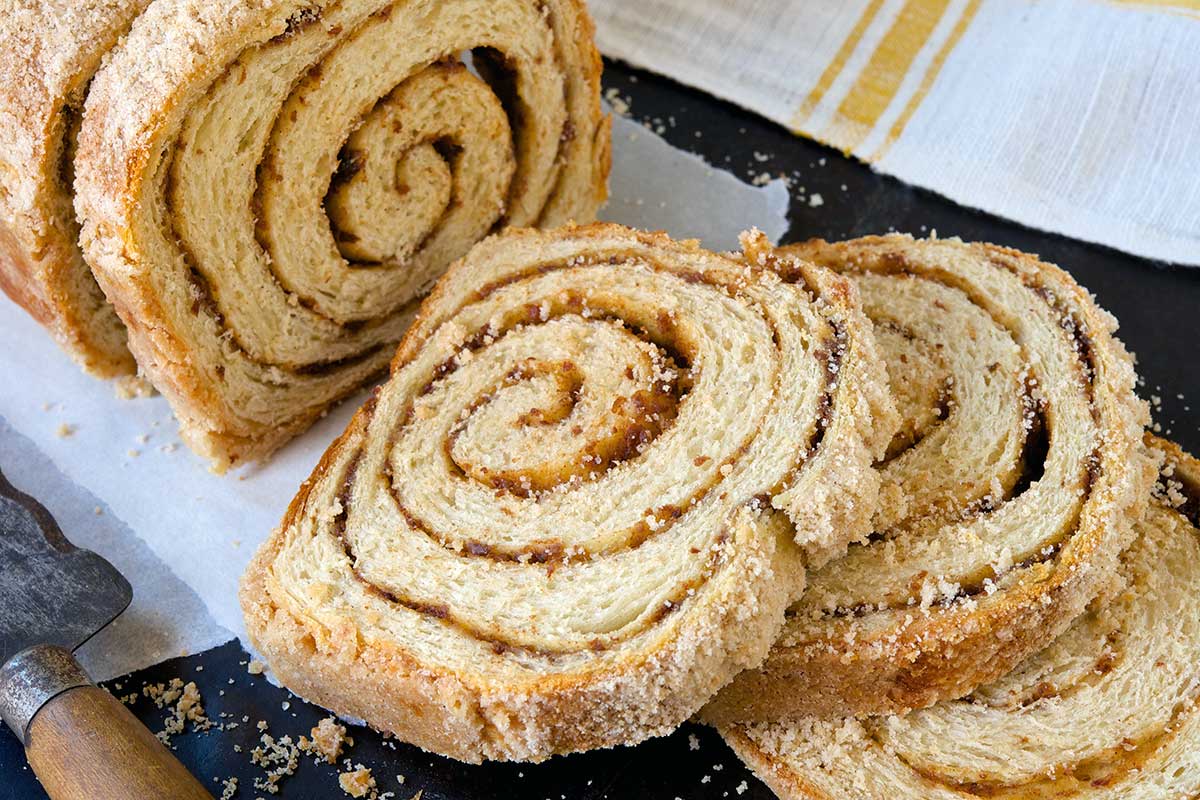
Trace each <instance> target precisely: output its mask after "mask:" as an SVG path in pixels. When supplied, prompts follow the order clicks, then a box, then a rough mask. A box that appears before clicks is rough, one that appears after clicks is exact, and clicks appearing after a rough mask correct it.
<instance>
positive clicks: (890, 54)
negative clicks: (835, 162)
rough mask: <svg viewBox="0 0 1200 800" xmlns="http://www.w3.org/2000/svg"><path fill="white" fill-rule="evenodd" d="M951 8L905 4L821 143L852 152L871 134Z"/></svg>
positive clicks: (940, 3) (923, 1) (941, 3)
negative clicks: (943, 16) (918, 56)
mask: <svg viewBox="0 0 1200 800" xmlns="http://www.w3.org/2000/svg"><path fill="white" fill-rule="evenodd" d="M949 5H950V0H908V2H906V3H905V4H904V7H903V8H902V9H901V10H900V13H899V15H897V17H896V21H895V22H893V23H892V27H891V29H890V30H888V32H887V34H886V35H885V36H884V37H883V39H882V40H881V41H880V42H879V46H878V47H876V48H875V52H874V53H872V55H871V60H870V61H869V62H867V65H866V67H864V68H863V71H862V72H861V73H859V75H858V79H857V80H856V81H855V82H854V85H853V86H852V87H851V88H850V91H849V92H847V93H846V96H845V97H844V98H843V99H842V102H841V104H840V105H839V106H838V113H837V115H836V117H835V118H834V120H833V123H832V124H831V125H830V126H829V127H828V128H827V129H825V130H824V131H821V134H820V138H821V139H823V140H825V141H828V142H829V143H830V144H832V145H834V146H835V147H840V148H841V149H842V150H843V151H845V152H851V151H853V150H854V149H855V148H856V147H857V146H858V145H859V144H860V143H861V142H862V140H863V139H865V138H866V137H867V135H868V134H870V133H871V131H872V129H874V127H875V124H876V123H877V122H878V121H879V118H880V117H881V116H883V113H884V112H885V111H887V108H888V106H889V105H891V103H892V100H893V99H894V98H895V97H896V92H897V91H899V89H900V84H901V82H903V80H904V77H905V75H906V74H907V73H908V70H909V67H911V66H912V63H913V60H914V59H915V58H916V57H917V53H919V52H921V48H923V47H924V46H925V43H926V42H927V41H929V37H930V36H931V35H932V34H933V31H934V28H936V27H937V24H938V22H939V21H940V20H941V18H942V15H943V14H944V13H946V9H947V8H948V7H949Z"/></svg>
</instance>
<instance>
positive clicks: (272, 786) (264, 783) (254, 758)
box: [250, 721, 300, 794]
mask: <svg viewBox="0 0 1200 800" xmlns="http://www.w3.org/2000/svg"><path fill="white" fill-rule="evenodd" d="M264 728H266V724H265V723H264V722H262V721H260V722H259V725H258V729H259V730H263V729H264ZM259 741H260V742H261V743H262V744H261V746H259V747H256V748H254V749H253V750H251V751H250V763H252V764H256V765H257V766H260V767H262V768H263V770H264V771H265V772H266V776H265V777H262V778H255V779H254V788H255V789H258V790H259V791H260V792H267V793H268V794H278V793H279V782H280V781H282V780H283V779H284V778H286V777H287V776H289V775H291V774H292V773H294V772H295V771H296V767H298V766H299V765H300V748H298V747H296V745H295V744H293V743H292V737H290V736H280V737H279V739H274V738H273V737H272V736H271V735H270V734H269V733H264V734H263V735H262V737H261V738H260V739H259Z"/></svg>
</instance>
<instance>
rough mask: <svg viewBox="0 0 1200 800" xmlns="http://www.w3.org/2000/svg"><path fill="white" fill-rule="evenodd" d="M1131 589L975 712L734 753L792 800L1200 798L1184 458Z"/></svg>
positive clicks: (1168, 484)
mask: <svg viewBox="0 0 1200 800" xmlns="http://www.w3.org/2000/svg"><path fill="white" fill-rule="evenodd" d="M1156 446H1157V447H1161V448H1163V449H1165V450H1166V451H1167V455H1168V458H1167V468H1166V469H1165V470H1164V472H1163V475H1162V477H1161V479H1160V483H1159V486H1158V488H1157V491H1156V492H1155V495H1156V497H1155V500H1154V501H1153V502H1152V504H1151V506H1150V509H1149V511H1148V512H1147V515H1146V516H1145V517H1144V518H1143V519H1142V520H1141V521H1140V522H1139V523H1138V524H1137V539H1136V541H1135V543H1134V544H1133V546H1132V547H1131V548H1130V549H1129V550H1128V551H1127V552H1126V553H1125V554H1124V556H1123V557H1122V562H1121V566H1120V573H1119V577H1120V579H1121V589H1120V590H1119V591H1118V592H1116V594H1115V596H1114V597H1113V598H1112V599H1111V600H1110V601H1109V602H1107V604H1106V605H1103V606H1101V607H1099V608H1094V609H1091V610H1089V611H1088V612H1087V613H1086V614H1084V615H1083V616H1081V617H1080V618H1079V619H1077V620H1076V621H1075V622H1074V624H1072V625H1071V627H1070V628H1068V629H1067V631H1066V632H1065V633H1064V634H1063V635H1062V636H1061V637H1059V638H1058V639H1057V640H1056V641H1055V642H1054V643H1053V644H1051V645H1050V646H1049V647H1047V648H1046V649H1045V650H1043V651H1041V652H1040V653H1037V654H1036V655H1034V656H1032V657H1031V658H1028V659H1026V660H1025V661H1024V662H1022V663H1021V664H1020V665H1019V666H1018V667H1017V669H1016V670H1014V671H1013V672H1012V673H1011V674H1009V675H1007V676H1005V677H1004V678H1003V679H1001V680H999V681H996V682H995V683H991V684H988V685H986V686H984V687H981V688H979V689H976V690H975V691H974V692H972V693H971V694H970V695H968V696H967V697H965V698H963V699H961V700H952V701H943V702H941V703H938V704H937V705H935V706H933V707H932V708H928V709H924V710H921V711H916V712H913V713H912V714H909V715H907V716H904V717H895V716H893V717H885V718H875V719H867V720H863V721H861V722H856V721H853V720H850V721H846V722H832V721H826V722H822V721H815V720H809V721H807V722H801V723H794V724H783V723H776V724H763V725H753V726H749V727H746V728H732V729H729V730H726V731H725V738H726V740H727V741H728V742H729V743H730V744H731V745H732V746H733V748H734V749H735V750H736V751H737V752H738V754H739V755H740V756H741V757H742V758H743V759H745V760H746V762H747V763H748V764H750V765H751V767H752V768H753V769H754V770H755V771H756V772H757V773H758V774H759V775H760V776H761V777H762V778H763V780H765V781H766V782H767V783H768V784H769V785H770V786H771V788H772V789H774V790H775V792H776V793H777V794H778V795H779V796H780V797H781V798H784V800H797V799H798V798H806V799H807V800H833V799H834V798H837V800H842V799H843V798H846V799H847V800H868V799H869V800H876V799H877V798H884V797H887V798H922V799H924V798H929V800H951V799H952V798H953V800H964V799H965V798H975V797H978V798H985V797H986V798H1012V799H1013V800H1015V799H1016V798H1049V797H1055V798H1068V797H1071V798H1081V800H1083V799H1087V800H1104V799H1111V800H1118V798H1119V800H1163V799H1165V798H1194V797H1197V796H1200V708H1198V707H1197V700H1198V698H1200V659H1198V658H1197V654H1198V653H1200V527H1198V526H1200V515H1198V513H1197V512H1198V511H1200V463H1198V462H1197V461H1196V460H1194V459H1193V458H1191V457H1190V456H1188V455H1186V454H1184V453H1183V452H1181V451H1180V450H1179V449H1178V448H1177V447H1176V446H1175V445H1172V444H1169V443H1167V442H1162V441H1158V442H1157V444H1156Z"/></svg>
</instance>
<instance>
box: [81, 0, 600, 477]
mask: <svg viewBox="0 0 1200 800" xmlns="http://www.w3.org/2000/svg"><path fill="white" fill-rule="evenodd" d="M468 67H470V69H469V68H468ZM600 67H601V65H600V59H599V55H598V53H597V52H596V49H595V47H594V45H593V42H592V23H591V20H590V19H589V18H588V16H587V13H586V11H585V9H584V7H583V5H582V3H581V2H578V0H542V1H536V0H490V1H489V2H482V1H481V0H437V1H436V2H435V1H434V0H406V1H405V2H380V0H345V1H344V2H331V1H330V0H315V1H314V0H303V1H298V0H283V2H271V3H266V2H245V0H219V1H216V2H214V0H157V2H154V3H153V4H151V5H150V6H149V8H147V9H146V10H145V12H144V13H143V14H142V15H141V16H140V17H139V18H138V19H137V20H136V21H135V22H134V24H133V26H132V29H131V31H130V33H129V36H128V38H127V39H125V40H124V42H123V43H122V44H120V45H119V46H118V47H116V48H115V49H114V50H113V51H112V53H111V54H110V58H109V60H108V62H107V63H106V65H105V67H104V68H103V69H102V70H101V71H100V72H99V73H98V74H97V76H96V78H95V79H94V80H93V81H92V84H91V87H90V90H89V91H88V97H87V104H86V108H85V113H84V120H83V125H82V128H81V130H80V134H79V148H78V153H77V156H76V159H75V166H76V175H75V189H76V205H77V208H78V211H79V214H80V217H81V218H82V220H83V228H82V233H81V241H82V244H83V249H84V252H85V254H86V256H87V258H88V260H89V262H90V264H91V266H92V268H93V270H94V271H95V274H96V276H97V278H98V280H99V282H100V285H101V286H102V287H103V288H104V291H105V293H106V294H107V296H108V297H109V299H110V300H111V302H112V303H113V305H114V307H115V308H116V311H117V313H118V314H119V315H120V316H121V318H122V319H123V320H124V321H125V323H126V325H127V326H128V328H129V346H130V347H131V349H132V351H133V353H134V354H135V355H136V356H137V360H138V363H139V365H140V366H141V368H142V370H143V371H144V372H145V373H146V374H147V375H148V376H149V378H150V379H151V381H152V382H153V383H154V384H155V386H156V387H157V388H158V389H159V390H160V391H161V392H162V393H163V394H164V395H166V397H167V399H168V400H169V401H170V402H171V404H172V406H173V408H174V410H175V412H176V414H177V416H178V417H179V419H180V422H181V431H182V435H183V437H184V439H185V440H186V441H187V443H188V444H189V445H190V446H191V447H192V448H193V449H195V450H196V451H198V452H199V453H201V454H203V455H206V456H208V457H210V458H211V459H212V460H213V462H214V465H215V466H216V467H217V468H224V467H227V466H229V465H231V464H236V463H239V462H242V461H245V460H250V459H260V458H263V457H265V456H266V455H268V454H269V453H270V452H271V451H272V450H274V449H275V448H277V447H278V446H279V445H280V444H282V443H283V442H284V441H286V440H287V439H288V438H289V437H291V436H293V435H295V434H296V433H297V432H298V431H300V430H302V429H303V428H304V427H306V426H308V425H309V424H310V423H311V422H312V421H313V420H314V419H316V418H317V417H318V416H319V415H320V414H321V413H322V412H323V411H324V410H325V409H326V408H328V406H329V405H330V404H331V403H333V402H334V401H336V400H337V399H339V398H341V397H343V396H345V395H346V394H348V393H349V392H351V391H353V390H354V389H356V388H358V387H359V386H361V385H362V384H363V383H364V382H365V381H367V380H368V379H369V378H370V377H372V376H374V375H376V374H378V373H379V372H380V371H381V370H382V369H384V368H385V367H386V364H387V362H388V360H389V358H390V357H391V354H392V352H393V350H394V348H395V346H396V344H397V343H398V342H399V340H400V338H401V336H402V334H403V332H404V330H405V328H406V327H407V325H408V323H409V321H410V320H411V311H412V310H413V304H414V300H415V298H417V297H418V296H419V295H420V294H422V293H423V292H425V291H427V290H428V288H429V287H430V285H431V284H432V282H433V281H434V280H435V279H436V278H437V277H438V275H440V274H441V272H442V271H443V270H444V269H445V268H446V267H447V266H448V265H449V264H450V263H451V262H452V261H453V260H454V259H456V258H458V257H459V256H461V255H462V254H463V253H465V252H466V251H467V249H469V248H470V246H471V245H472V244H474V243H475V242H477V241H478V240H480V239H481V238H483V237H484V236H486V235H487V234H489V233H490V232H492V231H494V230H496V229H498V228H500V227H503V226H505V225H510V224H511V225H524V226H530V225H533V226H551V225H558V224H562V223H564V222H566V221H568V220H571V219H580V220H587V219H590V218H592V217H593V216H594V214H595V212H596V209H597V208H598V206H599V204H600V203H601V201H602V200H603V198H604V194H605V181H606V177H607V172H608V165H609V128H608V121H607V119H605V118H604V117H602V115H601V112H600V106H599V75H600Z"/></svg>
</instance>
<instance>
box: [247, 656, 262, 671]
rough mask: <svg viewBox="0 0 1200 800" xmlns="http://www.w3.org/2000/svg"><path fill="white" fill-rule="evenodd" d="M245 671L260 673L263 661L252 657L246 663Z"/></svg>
mask: <svg viewBox="0 0 1200 800" xmlns="http://www.w3.org/2000/svg"><path fill="white" fill-rule="evenodd" d="M246 672H249V673H250V674H251V675H262V674H263V662H261V661H259V660H258V659H257V658H256V659H254V660H253V661H251V662H250V663H249V664H248V665H246Z"/></svg>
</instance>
